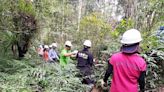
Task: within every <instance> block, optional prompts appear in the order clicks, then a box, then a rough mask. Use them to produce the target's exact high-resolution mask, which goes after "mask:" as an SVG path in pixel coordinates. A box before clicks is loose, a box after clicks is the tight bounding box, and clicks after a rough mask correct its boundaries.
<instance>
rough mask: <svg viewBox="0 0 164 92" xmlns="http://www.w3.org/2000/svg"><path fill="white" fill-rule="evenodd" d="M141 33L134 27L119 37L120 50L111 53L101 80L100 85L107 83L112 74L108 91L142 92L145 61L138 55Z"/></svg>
mask: <svg viewBox="0 0 164 92" xmlns="http://www.w3.org/2000/svg"><path fill="white" fill-rule="evenodd" d="M141 40H142V38H141V34H140V32H139V31H138V30H136V29H130V30H127V31H126V32H125V33H124V34H123V36H122V39H121V43H122V47H121V51H120V52H118V53H116V54H113V55H112V57H111V58H110V61H109V66H108V69H107V71H106V73H105V76H104V79H103V80H102V86H103V85H104V84H105V85H106V84H107V80H108V77H109V76H110V74H112V73H113V75H112V83H111V87H110V92H138V84H139V86H140V92H144V86H145V73H146V62H145V60H144V59H143V58H142V57H141V56H140V55H139V43H140V42H141Z"/></svg>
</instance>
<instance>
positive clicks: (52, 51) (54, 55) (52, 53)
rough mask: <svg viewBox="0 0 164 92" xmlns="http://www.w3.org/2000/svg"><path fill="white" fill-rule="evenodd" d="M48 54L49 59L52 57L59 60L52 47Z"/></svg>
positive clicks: (51, 59)
mask: <svg viewBox="0 0 164 92" xmlns="http://www.w3.org/2000/svg"><path fill="white" fill-rule="evenodd" d="M48 56H49V60H50V61H53V60H54V59H57V60H59V57H58V55H57V53H56V51H55V50H54V49H50V51H49V53H48Z"/></svg>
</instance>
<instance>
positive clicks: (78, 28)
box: [77, 0, 83, 31]
mask: <svg viewBox="0 0 164 92" xmlns="http://www.w3.org/2000/svg"><path fill="white" fill-rule="evenodd" d="M82 6H83V3H82V0H79V6H78V24H77V31H79V30H80V20H81V12H82Z"/></svg>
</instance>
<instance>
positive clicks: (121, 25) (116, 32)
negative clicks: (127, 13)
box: [112, 18, 134, 38]
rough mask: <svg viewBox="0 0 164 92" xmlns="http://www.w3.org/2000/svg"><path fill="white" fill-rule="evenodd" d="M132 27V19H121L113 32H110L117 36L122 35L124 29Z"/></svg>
mask: <svg viewBox="0 0 164 92" xmlns="http://www.w3.org/2000/svg"><path fill="white" fill-rule="evenodd" d="M133 27H134V22H133V20H132V19H130V18H129V19H123V20H121V21H120V23H119V24H118V25H117V27H116V28H115V30H114V32H112V36H113V37H115V38H118V37H119V36H120V35H122V34H123V33H124V32H125V31H126V30H129V29H131V28H133Z"/></svg>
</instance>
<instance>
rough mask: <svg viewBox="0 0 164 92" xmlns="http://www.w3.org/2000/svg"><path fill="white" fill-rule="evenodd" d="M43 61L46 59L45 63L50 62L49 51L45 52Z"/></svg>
mask: <svg viewBox="0 0 164 92" xmlns="http://www.w3.org/2000/svg"><path fill="white" fill-rule="evenodd" d="M43 59H44V60H45V61H48V60H49V57H48V51H44V52H43Z"/></svg>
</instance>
